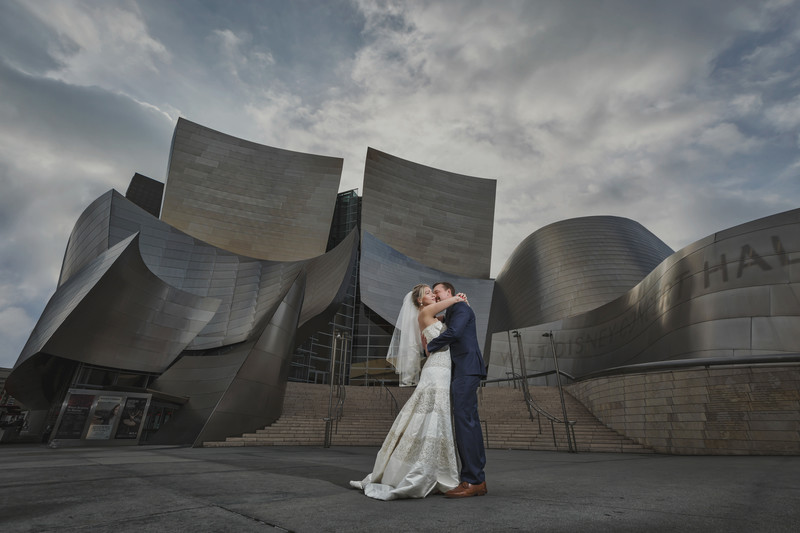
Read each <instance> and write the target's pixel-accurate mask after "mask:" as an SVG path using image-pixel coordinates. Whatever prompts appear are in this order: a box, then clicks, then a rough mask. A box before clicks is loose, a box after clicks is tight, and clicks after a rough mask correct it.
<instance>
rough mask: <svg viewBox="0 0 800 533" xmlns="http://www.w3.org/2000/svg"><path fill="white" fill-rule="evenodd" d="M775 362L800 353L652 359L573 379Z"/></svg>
mask: <svg viewBox="0 0 800 533" xmlns="http://www.w3.org/2000/svg"><path fill="white" fill-rule="evenodd" d="M776 363H800V353H793V354H769V355H754V356H745V357H736V356H734V357H698V358H697V359H678V360H672V361H653V362H650V363H637V364H633V365H625V366H615V367H613V368H606V369H603V370H597V371H595V372H589V373H587V374H582V375H580V376H578V377H577V378H572V379H573V380H574V381H583V380H586V379H594V378H599V377H605V376H615V375H620V374H638V373H641V372H654V371H658V370H675V369H679V368H692V367H697V366H703V367H706V368H708V367H711V366H725V365H734V366H735V365H760V364H776Z"/></svg>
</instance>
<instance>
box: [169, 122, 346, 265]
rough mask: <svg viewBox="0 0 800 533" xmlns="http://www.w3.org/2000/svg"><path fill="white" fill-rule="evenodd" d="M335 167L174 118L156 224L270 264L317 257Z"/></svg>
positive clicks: (330, 160) (337, 173)
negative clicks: (168, 226)
mask: <svg viewBox="0 0 800 533" xmlns="http://www.w3.org/2000/svg"><path fill="white" fill-rule="evenodd" d="M342 164H343V160H342V159H341V158H336V157H326V156H320V155H314V154H304V153H300V152H292V151H289V150H282V149H279V148H272V147H269V146H264V145H261V144H257V143H254V142H250V141H245V140H243V139H239V138H236V137H233V136H231V135H225V134H223V133H220V132H218V131H214V130H212V129H210V128H206V127H205V126H201V125H199V124H195V123H193V122H190V121H188V120H185V119H183V118H180V119H178V123H177V125H176V126H175V134H174V137H173V141H172V151H171V154H170V162H169V171H168V174H167V180H166V186H165V189H164V203H163V205H162V207H161V218H162V219H163V220H164V222H167V223H168V224H170V225H172V226H174V227H176V228H178V229H180V230H182V231H184V232H186V233H187V234H189V235H192V236H194V237H196V238H198V239H200V240H202V241H205V242H207V243H209V244H212V245H214V246H216V247H218V248H221V249H223V250H227V251H230V252H234V253H236V254H239V255H244V256H247V257H255V258H259V259H268V260H272V261H297V260H301V259H309V258H312V257H315V256H318V255H322V254H324V253H325V248H326V245H327V241H328V232H329V231H330V225H331V218H332V217H333V209H334V206H335V203H336V194H337V191H338V189H339V181H340V180H341V174H342Z"/></svg>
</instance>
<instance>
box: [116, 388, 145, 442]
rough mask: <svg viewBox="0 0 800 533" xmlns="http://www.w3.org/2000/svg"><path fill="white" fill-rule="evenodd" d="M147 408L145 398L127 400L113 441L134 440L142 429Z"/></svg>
mask: <svg viewBox="0 0 800 533" xmlns="http://www.w3.org/2000/svg"><path fill="white" fill-rule="evenodd" d="M146 408H147V398H128V399H127V401H126V402H125V408H124V409H123V410H122V418H121V419H120V422H119V425H118V426H117V432H116V434H115V435H114V438H115V439H135V438H137V437H138V436H139V428H141V427H142V420H143V419H144V411H145V409H146Z"/></svg>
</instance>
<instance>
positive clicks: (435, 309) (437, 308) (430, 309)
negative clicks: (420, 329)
mask: <svg viewBox="0 0 800 533" xmlns="http://www.w3.org/2000/svg"><path fill="white" fill-rule="evenodd" d="M463 301H465V298H463V297H461V295H460V294H459V295H458V296H451V297H450V298H448V299H446V300H442V301H440V302H436V303H435V304H431V305H426V306H425V307H423V308H422V309H421V310H420V312H419V314H420V316H421V317H422V318H433V317H434V316H436V315H437V314H439V313H441V312H442V311H444V310H445V309H447V308H448V307H450V306H451V305H453V304H457V303H458V302H463ZM420 322H422V321H420Z"/></svg>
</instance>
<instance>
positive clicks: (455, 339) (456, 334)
mask: <svg viewBox="0 0 800 533" xmlns="http://www.w3.org/2000/svg"><path fill="white" fill-rule="evenodd" d="M444 322H445V325H447V329H446V330H444V331H443V332H442V333H441V335H439V336H438V337H436V338H435V339H433V340H432V341H431V342H429V343H428V352H430V353H433V352H435V351H437V350H441V349H442V348H444V347H445V346H450V359H451V360H452V361H453V376H452V377H453V378H457V377H460V376H480V377H482V378H485V377H486V363H484V362H483V356H482V355H481V349H480V346H479V345H478V334H477V330H476V329H475V313H474V312H473V311H472V308H471V307H470V306H469V304H467V303H465V302H458V303H456V304H454V305H452V306H451V307H450V308H449V309H447V313H445V321H444Z"/></svg>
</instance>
